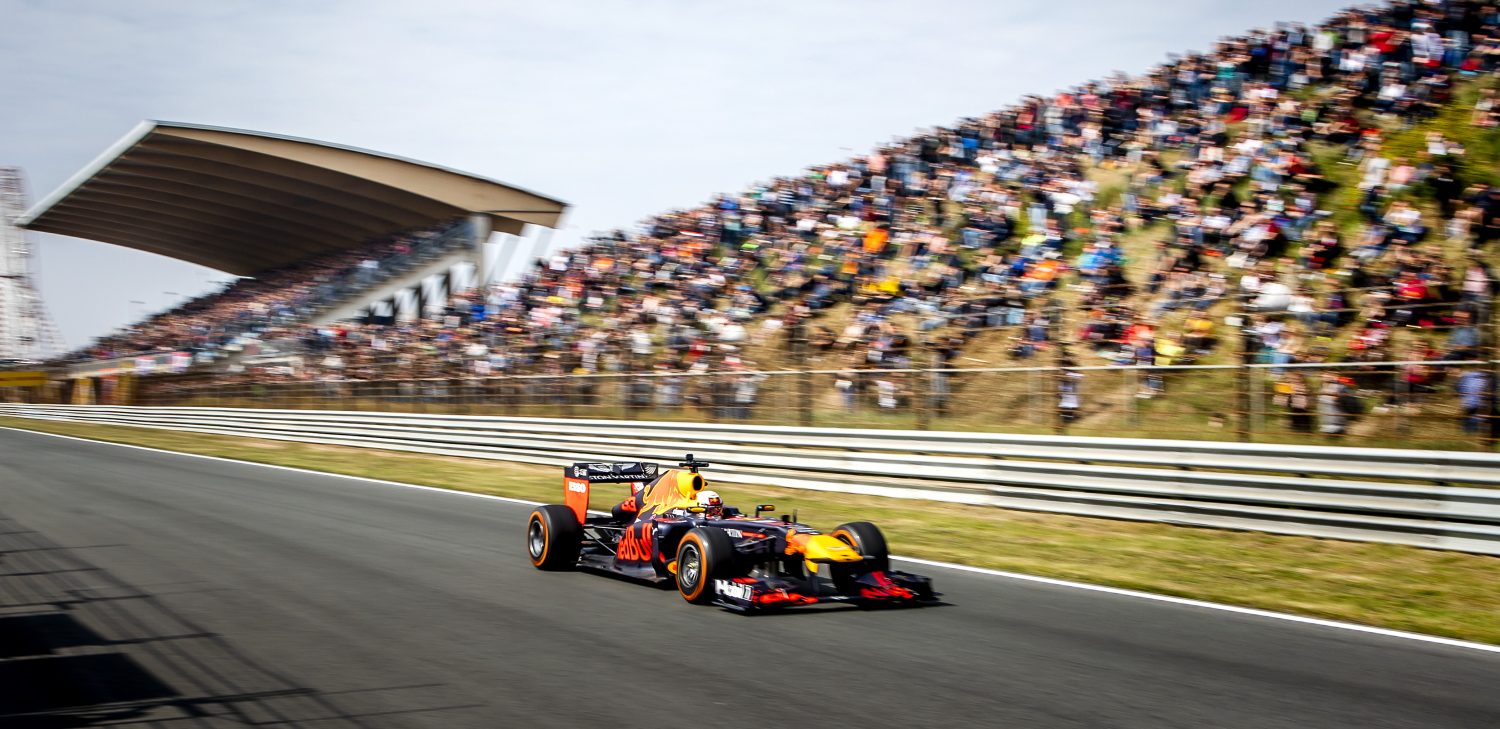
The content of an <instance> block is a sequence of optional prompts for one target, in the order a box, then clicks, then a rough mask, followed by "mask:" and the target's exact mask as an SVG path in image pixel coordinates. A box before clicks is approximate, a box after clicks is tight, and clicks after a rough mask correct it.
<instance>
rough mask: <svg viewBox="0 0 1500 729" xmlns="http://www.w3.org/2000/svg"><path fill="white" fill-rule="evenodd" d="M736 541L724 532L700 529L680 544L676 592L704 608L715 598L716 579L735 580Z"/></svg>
mask: <svg viewBox="0 0 1500 729" xmlns="http://www.w3.org/2000/svg"><path fill="white" fill-rule="evenodd" d="M734 561H735V551H734V540H732V539H730V538H729V535H728V534H725V533H724V530H723V529H715V528H713V527H697V528H695V529H693V530H692V531H690V532H688V533H687V534H686V535H684V536H683V537H682V541H681V542H679V543H678V544H677V592H678V593H680V594H681V595H682V599H684V600H687V601H688V602H690V603H693V604H695V605H702V604H704V603H707V602H711V601H712V600H713V599H714V591H713V588H712V584H713V581H714V580H724V579H730V578H732V577H736V576H737V575H735V574H734Z"/></svg>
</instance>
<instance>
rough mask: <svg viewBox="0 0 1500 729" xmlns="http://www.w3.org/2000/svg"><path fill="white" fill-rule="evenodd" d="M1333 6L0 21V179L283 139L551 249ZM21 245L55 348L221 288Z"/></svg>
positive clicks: (86, 246)
mask: <svg viewBox="0 0 1500 729" xmlns="http://www.w3.org/2000/svg"><path fill="white" fill-rule="evenodd" d="M1347 4H1349V3H1348V2H1347V1H1346V0H1260V1H1259V2H1248V3H1247V2H1243V1H1226V0H1130V1H1129V2H1121V1H1120V0H1074V1H1069V0H1046V1H1043V0H1005V1H1003V2H999V1H996V0H977V1H974V2H943V1H941V0H939V1H933V2H911V1H910V0H893V1H887V0H847V1H845V2H819V1H818V0H793V1H791V2H780V1H773V0H761V1H760V2H754V3H723V2H704V1H702V0H697V1H690V0H682V1H680V2H621V1H619V0H613V1H611V0H597V1H595V0H588V1H585V0H566V1H563V2H542V3H538V2H526V3H519V2H496V1H493V0H490V1H485V2H452V1H448V0H427V1H426V2H394V1H388V0H351V1H348V2H304V1H301V0H237V1H230V0H217V1H216V2H189V1H187V0H183V1H180V2H167V1H164V0H162V1H158V0H132V1H131V2H118V1H116V0H97V1H95V2H85V1H82V0H79V1H73V2H51V1H48V0H0V26H3V28H4V32H0V59H3V60H4V65H5V67H6V69H7V73H8V77H7V78H6V79H5V80H4V82H3V83H0V165H19V166H21V167H23V168H25V170H26V172H27V174H28V175H29V176H30V181H31V189H32V198H33V201H35V200H37V199H40V198H41V197H42V196H43V195H45V194H46V193H48V192H50V191H51V190H53V189H54V188H56V187H57V186H58V185H60V184H62V182H63V181H64V180H66V179H67V178H68V177H70V176H71V175H72V174H73V173H75V172H77V171H78V170H79V169H80V168H82V167H83V166H84V165H85V164H87V163H88V162H89V161H90V160H92V159H93V158H94V157H95V156H97V155H98V154H99V153H100V152H102V151H103V150H104V149H105V148H106V147H108V146H109V145H110V144H111V143H113V142H114V141H115V140H116V139H118V138H119V137H121V136H123V135H124V134H125V133H126V132H127V131H129V130H130V129H131V128H132V127H133V126H134V125H135V124H136V123H138V122H139V121H141V120H142V119H165V120H172V121H183V122H193V123H200V124H213V125H221V126H228V127H239V128H245V129H254V130H260V131H267V132H275V133H280V134H290V135H295V136H302V137H310V138H313V139H320V140H326V141H330V142H337V143H340V144H348V145H353V146H357V147H365V148H368V149H374V150H379V151H382V152H387V153H390V154H396V155H401V156H405V157H411V158H415V159H419V160H424V161H428V162H433V163H437V164H442V165H446V166H449V167H454V168H457V169H461V170H465V171H469V172H473V173H476V174H480V175H484V176H488V177H493V178H496V179H499V180H503V181H507V182H511V183H514V184H516V185H519V186H521V187H525V188H529V189H532V190H536V191H538V192H542V193H545V194H548V195H551V196H554V197H559V198H562V199H563V200H566V201H568V202H569V203H571V204H572V205H573V206H574V207H573V210H572V212H571V213H570V215H569V218H568V220H567V221H566V225H565V228H564V229H563V230H561V231H559V233H558V234H557V236H556V238H555V241H556V242H557V243H558V244H562V245H566V244H571V243H575V242H577V241H578V240H580V239H581V238H582V237H583V236H584V235H586V234H587V233H589V232H590V231H594V230H600V229H605V228H611V227H619V226H624V225H628V224H630V223H632V222H634V221H636V220H638V219H640V218H642V217H644V216H646V215H649V214H651V213H654V212H657V211H660V210H663V209H667V208H672V207H682V206H687V205H692V204H694V203H697V202H699V201H701V200H704V199H706V198H707V197H708V196H710V195H712V194H714V193H716V192H721V191H732V190H737V189H740V188H741V187H743V186H744V185H746V184H748V183H751V182H754V181H756V180H761V179H766V178H769V177H772V176H775V175H780V174H789V173H794V172H796V171H798V170H800V169H802V168H803V167H806V166H808V165H810V164H815V163H819V162H826V161H831V160H835V159H838V158H841V157H846V156H848V155H849V154H851V153H857V152H862V151H864V150H867V149H869V148H870V147H871V146H873V145H875V144H877V143H880V142H883V141H885V140H887V139H889V138H891V137H893V136H900V135H904V134H907V133H909V132H911V131H912V130H914V129H916V128H919V127H925V126H931V125H935V124H943V123H947V122H950V121H952V120H954V119H957V118H960V117H964V116H973V115H978V114H981V113H984V112H986V111H989V110H992V109H995V108H999V107H1002V106H1005V105H1008V104H1010V103H1012V102H1013V101H1015V100H1016V99H1017V98H1019V97H1020V96H1022V95H1024V94H1028V93H1045V92H1049V91H1052V90H1055V89H1058V88H1062V87H1065V86H1069V85H1072V84H1075V83H1078V82H1081V81H1085V80H1087V79H1090V78H1098V77H1100V76H1103V75H1105V74H1107V73H1109V72H1111V71H1113V70H1124V71H1128V72H1131V73H1136V72H1139V71H1142V70H1145V69H1146V68H1148V67H1150V66H1151V65H1153V64H1155V63H1157V62H1159V61H1161V60H1162V59H1163V58H1164V57H1165V56H1166V54H1167V53H1169V52H1177V51H1184V50H1189V49H1194V50H1201V49H1206V48H1207V47H1208V46H1209V45H1210V44H1211V43H1212V41H1213V40H1214V39H1215V38H1218V37H1220V36H1223V35H1226V34H1232V33H1238V32H1241V31H1244V30H1247V29H1250V28H1254V27H1266V26H1269V25H1270V24H1272V23H1273V22H1275V21H1277V20H1295V21H1316V20H1321V19H1323V18H1324V17H1326V16H1328V15H1329V14H1330V13H1331V12H1333V11H1334V10H1336V9H1337V8H1339V7H1342V6H1344V5H1347ZM36 243H37V244H38V245H39V247H40V248H41V252H42V253H41V268H42V273H41V288H42V293H43V295H44V297H45V298H46V300H47V304H48V306H49V308H50V310H51V312H52V316H53V318H54V319H55V320H56V322H57V323H58V325H59V326H60V327H61V330H62V333H63V336H64V339H65V340H66V343H67V344H68V345H69V346H70V347H75V346H78V345H81V344H83V343H85V342H86V341H87V340H88V339H90V338H92V337H94V336H98V335H100V334H103V333H105V332H107V331H110V330H112V329H115V328H117V327H119V326H122V325H124V324H126V323H127V322H128V321H129V320H130V319H133V318H138V317H139V316H141V315H142V314H145V313H149V312H152V311H157V310H160V309H164V308H167V307H168V306H170V305H171V304H173V303H175V301H176V300H178V299H180V298H182V297H184V296H189V295H193V294H196V293H199V292H201V291H204V290H206V289H208V288H210V287H211V286H212V285H213V282H215V281H218V280H222V279H223V275H222V274H219V273H217V272H214V271H210V270H208V269H203V268H201V267H198V266H194V265H191V264H187V263H182V262H179V261H172V260H169V259H166V258H162V257H159V256H155V255H152V254H148V253H139V252H135V251H131V250H128V249H124V248H118V247H115V246H110V245H105V244H100V243H93V242H88V241H82V240H78V239H73V238H65V237H59V236H45V235H42V236H37V237H36ZM167 292H176V293H175V294H172V293H167ZM131 301H141V302H145V303H144V304H131V303H130V302H131Z"/></svg>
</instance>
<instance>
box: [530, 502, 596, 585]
mask: <svg viewBox="0 0 1500 729" xmlns="http://www.w3.org/2000/svg"><path fill="white" fill-rule="evenodd" d="M582 547H583V525H582V524H579V523H578V517H577V516H575V515H574V514H573V510H572V509H569V508H568V507H566V506H562V505H561V504H546V505H544V506H538V507H537V508H536V511H533V512H531V517H530V518H528V519H527V520H526V556H527V557H529V558H530V559H531V566H533V567H535V568H537V569H539V570H570V569H573V568H574V567H577V566H578V550H579V549H581V548H582Z"/></svg>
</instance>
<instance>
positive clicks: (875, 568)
mask: <svg viewBox="0 0 1500 729" xmlns="http://www.w3.org/2000/svg"><path fill="white" fill-rule="evenodd" d="M833 537H834V538H835V539H839V540H841V541H843V542H844V543H845V544H848V545H849V546H851V547H853V548H854V550H855V551H857V552H859V553H860V554H862V555H865V560H864V561H863V562H842V563H835V564H833V565H832V569H831V570H829V571H830V572H831V573H832V574H833V586H834V587H835V588H837V589H838V591H839V592H842V593H845V594H848V593H850V592H853V591H854V581H855V580H857V579H859V577H860V575H867V574H869V573H871V572H885V571H887V570H889V569H890V568H891V553H890V548H889V547H887V546H886V543H885V535H884V534H882V533H881V531H880V527H877V526H875V525H874V524H871V523H870V522H867V521H853V522H849V523H848V524H840V525H839V527H838V528H837V529H834V530H833Z"/></svg>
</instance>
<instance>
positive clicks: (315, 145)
mask: <svg viewBox="0 0 1500 729" xmlns="http://www.w3.org/2000/svg"><path fill="white" fill-rule="evenodd" d="M566 209H567V204H566V203H564V202H562V201H559V200H556V199H553V198H549V197H545V196H542V195H538V194H537V193H534V192H529V191H527V190H523V189H521V188H518V187H514V186H512V185H507V184H504V183H501V182H496V181H494V180H490V179H486V178H483V177H479V176H476V175H471V174H468V173H465V172H458V171H456V170H451V169H448V168H445V167H439V166H437V165H430V164H427V163H425V162H417V161H415V160H409V159H404V158H401V157H394V156H391V155H387V154H381V153H379V152H371V151H369V150H365V149H356V148H354V147H345V146H341V145H337V144H328V143H326V142H317V141H313V140H310V139H298V138H296V137H286V136H281V135H276V134H266V133H264V132H252V131H247V130H244V129H227V128H223V127H210V126H202V125H198V124H181V123H177V122H164V121H145V122H141V124H140V125H139V126H137V127H136V128H135V129H134V130H132V131H131V133H130V134H128V135H126V136H125V138H124V139H121V140H120V141H119V142H117V143H115V145H114V146H113V147H110V148H109V149H108V150H106V151H105V152H104V154H102V155H100V156H99V158H98V159H96V160H94V162H93V163H91V164H90V165H89V166H87V167H85V168H84V169H83V170H82V171H80V172H79V173H78V174H76V175H74V176H73V178H72V179H70V180H68V181H67V182H66V183H64V184H63V186H62V187H61V188H59V189H58V190H57V191H55V192H53V193H52V194H51V195H48V196H47V197H46V198H45V199H43V200H42V201H41V202H39V203H37V204H36V205H35V206H34V207H32V209H31V210H29V211H27V212H26V214H25V215H23V216H21V219H20V221H19V223H20V225H21V226H22V227H25V228H29V229H31V230H37V231H42V232H46V233H57V234H60V235H70V236H74V237H77V238H87V239H89V240H97V241H102V242H105V243H113V244H115V245H121V246H125V247H127V248H135V249H138V250H143V251H150V252H152V253H159V254H161V255H164V256H170V257H172V258H178V259H182V260H184V261H191V262H193V263H198V264H202V265H204V266H209V267H212V268H216V269H219V270H221V271H227V272H229V273H234V274H239V275H249V274H253V273H256V272H258V271H263V270H265V269H268V268H274V267H276V266H281V265H285V264H288V263H292V262H294V261H297V260H300V259H302V258H306V257H307V256H311V255H316V254H319V253H327V252H331V251H336V250H340V249H344V248H348V247H351V246H354V245H357V244H359V243H360V242H362V241H366V240H369V239H371V238H375V237H380V236H384V235H389V234H392V233H397V232H400V231H403V230H407V229H410V228H416V227H421V226H426V225H431V224H433V223H435V222H438V221H442V220H447V219H451V218H455V217H459V216H465V215H470V214H474V213H484V214H487V215H489V216H490V217H491V219H492V220H493V229H494V230H497V231H501V232H507V233H520V232H521V227H522V225H523V224H524V223H534V224H537V225H543V226H547V227H556V226H557V223H558V221H559V219H560V218H561V217H562V214H563V212H564V211H565V210H566Z"/></svg>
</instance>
